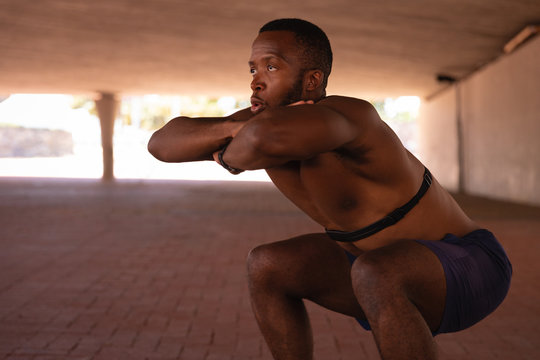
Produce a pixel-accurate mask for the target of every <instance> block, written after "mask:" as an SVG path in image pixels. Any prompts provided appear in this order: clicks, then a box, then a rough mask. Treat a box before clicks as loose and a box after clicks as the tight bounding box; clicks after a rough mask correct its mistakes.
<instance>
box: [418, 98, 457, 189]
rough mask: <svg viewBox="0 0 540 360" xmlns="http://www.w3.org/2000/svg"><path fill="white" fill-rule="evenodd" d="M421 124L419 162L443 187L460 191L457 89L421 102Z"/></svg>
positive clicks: (419, 121)
mask: <svg viewBox="0 0 540 360" xmlns="http://www.w3.org/2000/svg"><path fill="white" fill-rule="evenodd" d="M418 123H419V126H418V129H419V134H418V135H419V136H418V138H419V144H418V146H419V154H418V155H419V157H420V160H422V162H423V163H424V164H425V165H426V166H427V167H428V168H429V169H430V171H431V172H432V173H433V175H434V176H435V177H436V178H437V180H438V181H439V182H440V183H441V185H443V186H444V187H445V188H447V189H448V190H450V191H457V190H458V181H459V180H458V179H459V166H458V150H457V126H456V92H455V90H454V88H450V89H448V90H447V91H445V92H444V93H442V94H440V95H439V96H438V97H437V98H435V99H433V100H432V101H429V102H428V101H424V102H422V105H421V107H420V113H419V115H418Z"/></svg>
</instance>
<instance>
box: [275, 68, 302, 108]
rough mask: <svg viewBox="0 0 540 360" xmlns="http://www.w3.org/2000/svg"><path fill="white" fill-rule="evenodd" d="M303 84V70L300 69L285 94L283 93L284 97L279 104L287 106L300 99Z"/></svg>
mask: <svg viewBox="0 0 540 360" xmlns="http://www.w3.org/2000/svg"><path fill="white" fill-rule="evenodd" d="M303 85H304V71H300V73H299V74H298V76H297V77H296V81H295V82H294V84H293V85H292V87H291V88H290V90H289V91H288V92H287V95H285V98H284V99H283V101H282V102H281V103H280V106H287V105H289V104H292V103H295V102H297V101H300V100H302V92H303Z"/></svg>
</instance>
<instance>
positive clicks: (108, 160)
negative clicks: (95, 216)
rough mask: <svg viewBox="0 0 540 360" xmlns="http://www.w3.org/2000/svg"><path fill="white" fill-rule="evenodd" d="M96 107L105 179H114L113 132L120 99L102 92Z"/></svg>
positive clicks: (96, 101)
mask: <svg viewBox="0 0 540 360" xmlns="http://www.w3.org/2000/svg"><path fill="white" fill-rule="evenodd" d="M95 103H96V109H97V112H98V116H99V123H100V125H101V146H102V148H103V180H105V181H111V180H114V161H113V159H114V157H113V134H114V120H115V118H116V113H117V110H118V105H119V101H118V100H117V99H116V98H115V96H114V94H110V93H101V94H100V98H99V99H97V100H95Z"/></svg>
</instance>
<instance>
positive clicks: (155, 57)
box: [0, 0, 540, 98]
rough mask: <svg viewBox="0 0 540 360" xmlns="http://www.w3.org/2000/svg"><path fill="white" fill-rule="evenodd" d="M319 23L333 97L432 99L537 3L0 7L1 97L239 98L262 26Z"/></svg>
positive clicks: (428, 0) (54, 0)
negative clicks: (441, 78)
mask: <svg viewBox="0 0 540 360" xmlns="http://www.w3.org/2000/svg"><path fill="white" fill-rule="evenodd" d="M279 17H301V18H304V19H307V20H310V21H313V22H314V23H316V24H318V25H319V26H321V27H322V28H323V29H324V30H325V31H326V32H327V34H328V36H329V38H330V41H331V43H332V46H333V50H334V58H335V61H334V69H333V73H332V75H331V77H330V82H329V87H328V90H329V93H330V94H332V93H333V94H336V93H339V94H347V95H354V96H363V97H368V98H375V97H382V96H397V95H419V96H429V95H430V94H433V93H435V92H437V91H439V90H440V89H441V88H442V87H443V86H444V84H441V83H438V82H437V81H436V74H438V73H444V74H447V75H450V76H453V77H456V78H461V77H463V76H466V75H467V74H469V73H471V72H472V71H474V70H475V69H478V68H479V67H481V66H482V65H484V64H486V63H488V62H489V61H491V60H493V59H495V58H497V57H498V56H500V55H501V54H502V48H503V46H504V44H505V43H506V42H507V41H509V40H510V39H511V38H512V37H513V36H514V35H516V34H517V33H518V32H519V31H520V30H521V29H522V28H523V27H524V26H525V25H527V24H530V23H540V1H539V0H504V1H503V0H409V1H404V0H379V1H374V0H334V1H328V0H326V1H323V0H306V1H291V0H273V1H267V2H266V1H239V0H235V1H223V0H191V1H186V0H152V1H150V0H146V1H144V0H40V1H36V0H0V51H1V55H0V94H9V93H21V92H22V93H92V92H96V91H104V92H113V93H122V94H149V93H161V94H183V95H189V94H193V95H196V94H206V95H217V96H220V95H235V96H241V97H247V96H248V95H249V93H250V90H249V81H250V75H249V73H248V67H247V59H248V57H249V54H250V46H251V42H252V41H253V39H254V38H255V36H256V34H257V30H258V29H259V27H260V26H261V25H262V24H264V23H265V22H267V21H269V20H272V19H274V18H279Z"/></svg>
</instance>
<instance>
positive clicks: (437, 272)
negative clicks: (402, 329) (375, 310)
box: [352, 241, 446, 331]
mask: <svg viewBox="0 0 540 360" xmlns="http://www.w3.org/2000/svg"><path fill="white" fill-rule="evenodd" d="M352 276H353V278H355V283H357V284H362V285H364V288H358V289H356V291H357V294H360V295H359V296H362V292H370V293H369V294H367V295H368V296H371V295H372V293H373V294H375V293H378V294H380V296H387V297H388V296H392V294H395V292H396V291H402V292H403V293H404V294H405V295H406V296H407V297H408V299H409V301H410V302H412V303H413V304H414V305H415V306H416V308H417V309H418V311H419V312H420V313H421V314H422V317H423V318H424V320H425V321H426V323H427V325H428V326H429V327H430V329H431V330H432V331H436V330H437V329H438V327H439V325H440V323H441V319H442V316H443V313H444V305H445V298H446V279H445V274H444V270H443V267H442V264H441V262H440V261H439V258H438V257H437V256H436V255H435V254H434V253H433V252H432V251H431V250H430V249H428V248H427V247H425V246H423V245H421V244H419V243H417V242H416V241H401V242H397V243H394V244H392V245H388V246H385V247H381V248H378V249H375V250H372V251H369V252H366V253H364V254H362V255H361V256H360V257H359V258H358V259H357V260H356V261H355V263H354V266H353V270H352ZM357 277H363V278H364V279H362V280H361V281H359V282H357V281H356V278H357ZM366 284H367V286H366ZM375 295H376V296H378V295H377V294H375ZM385 300H386V299H380V303H385Z"/></svg>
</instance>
